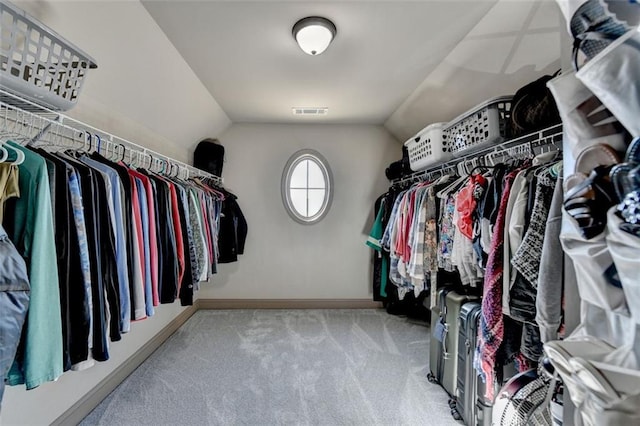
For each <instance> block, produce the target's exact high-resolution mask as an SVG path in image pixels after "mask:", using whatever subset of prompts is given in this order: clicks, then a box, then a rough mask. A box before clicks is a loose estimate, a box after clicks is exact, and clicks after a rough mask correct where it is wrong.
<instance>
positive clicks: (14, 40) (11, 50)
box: [0, 0, 97, 111]
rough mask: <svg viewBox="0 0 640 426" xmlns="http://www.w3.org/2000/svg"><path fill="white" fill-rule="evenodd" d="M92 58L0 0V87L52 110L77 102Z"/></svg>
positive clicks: (3, 0) (92, 65)
mask: <svg viewBox="0 0 640 426" xmlns="http://www.w3.org/2000/svg"><path fill="white" fill-rule="evenodd" d="M93 68H97V65H96V63H95V61H94V60H93V59H92V58H91V57H90V56H89V55H87V54H86V53H84V52H83V51H82V50H80V49H78V48H77V47H75V46H74V45H73V44H71V43H69V42H68V41H67V40H65V39H64V38H62V37H61V36H59V35H58V34H57V33H56V32H54V31H53V30H51V29H50V28H48V27H47V26H46V25H44V24H42V23H41V22H39V21H38V20H36V19H35V18H33V17H32V16H30V15H28V14H27V13H26V12H24V11H23V10H21V9H19V8H17V7H15V6H14V5H12V4H11V3H9V2H7V1H5V0H0V87H1V88H3V89H4V90H6V91H8V92H11V93H14V94H17V95H19V96H21V97H24V98H25V99H28V100H30V101H33V102H35V103H37V104H39V105H42V106H44V107H46V108H49V109H52V110H54V111H67V110H69V109H71V108H72V107H73V106H74V105H75V104H76V103H77V102H78V96H79V95H80V91H81V89H82V85H83V83H84V80H85V78H86V75H87V72H88V70H89V69H93Z"/></svg>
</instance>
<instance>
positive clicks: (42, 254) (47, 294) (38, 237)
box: [4, 142, 63, 389]
mask: <svg viewBox="0 0 640 426" xmlns="http://www.w3.org/2000/svg"><path fill="white" fill-rule="evenodd" d="M7 143H8V144H9V145H10V146H11V147H12V148H14V149H16V150H20V151H22V152H23V153H24V155H25V160H24V162H23V163H22V164H20V165H19V166H18V169H19V179H18V180H19V188H20V194H21V195H20V198H19V199H17V200H16V199H12V200H11V201H12V202H13V205H12V206H7V211H6V212H5V217H4V225H5V227H6V229H7V234H8V235H9V237H10V238H11V241H13V243H14V244H15V245H16V248H17V249H18V251H19V252H20V254H21V255H22V257H23V258H24V259H25V261H26V264H27V270H28V274H29V282H30V284H31V293H30V302H29V312H28V315H27V321H26V325H25V327H24V328H25V331H24V338H23V342H21V345H20V347H19V348H18V351H17V354H16V360H15V362H14V364H13V366H12V368H11V370H10V371H9V373H8V378H7V382H8V383H9V384H10V385H17V384H22V383H24V384H25V385H26V387H27V389H33V388H35V387H37V386H39V385H41V384H42V383H45V382H47V381H53V380H56V379H57V378H58V377H60V375H61V374H62V359H63V353H62V320H61V313H60V293H59V285H58V265H57V262H56V256H55V255H52V254H54V253H55V252H56V246H55V232H54V228H53V215H52V211H51V194H50V186H49V176H48V173H47V166H46V163H45V161H44V160H43V159H42V158H41V157H40V156H38V155H37V154H35V153H33V152H31V151H29V150H28V149H25V148H23V147H21V146H20V145H18V144H15V143H13V142H7ZM28 324H38V326H37V327H30V326H29V325H28Z"/></svg>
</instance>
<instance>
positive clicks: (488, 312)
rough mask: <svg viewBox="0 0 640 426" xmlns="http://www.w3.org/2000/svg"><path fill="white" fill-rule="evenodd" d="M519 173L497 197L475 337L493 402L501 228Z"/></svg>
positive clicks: (499, 334) (499, 332) (499, 330)
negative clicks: (495, 214)
mask: <svg viewBox="0 0 640 426" xmlns="http://www.w3.org/2000/svg"><path fill="white" fill-rule="evenodd" d="M519 171H520V169H516V170H514V171H512V172H510V173H509V174H507V176H506V177H505V182H504V189H503V191H502V195H501V197H500V207H499V209H498V216H497V218H496V223H495V225H494V227H493V235H492V236H491V247H490V250H489V258H488V260H487V269H486V272H485V276H484V286H483V289H482V315H481V316H480V333H479V334H480V335H479V336H478V355H479V357H478V360H479V366H480V369H481V371H482V374H483V375H484V376H485V383H486V384H487V386H486V391H485V397H486V398H488V399H489V400H490V401H493V399H494V387H495V385H494V384H495V380H496V378H495V368H496V357H497V353H498V350H499V349H500V346H501V345H502V341H503V340H504V318H503V315H502V289H503V286H502V279H503V272H504V226H505V216H506V210H507V203H508V201H509V194H510V192H511V184H512V183H513V180H514V179H515V177H516V175H517V174H518V172H519Z"/></svg>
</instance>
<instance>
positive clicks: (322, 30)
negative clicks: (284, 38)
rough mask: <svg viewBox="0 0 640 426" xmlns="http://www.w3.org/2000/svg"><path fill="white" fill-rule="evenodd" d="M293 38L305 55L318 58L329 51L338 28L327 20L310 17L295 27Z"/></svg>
mask: <svg viewBox="0 0 640 426" xmlns="http://www.w3.org/2000/svg"><path fill="white" fill-rule="evenodd" d="M292 32H293V38H295V39H296V41H297V42H298V45H299V46H300V49H302V50H303V51H304V53H306V54H308V55H312V56H316V55H319V54H321V53H322V52H324V51H325V50H327V47H329V44H330V43H331V41H332V40H333V38H334V37H335V36H336V32H337V30H336V26H335V25H334V24H333V22H331V21H330V20H328V19H327V18H322V17H320V16H308V17H306V18H302V19H301V20H299V21H298V22H296V23H295V25H294V26H293V31H292Z"/></svg>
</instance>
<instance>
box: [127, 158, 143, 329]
mask: <svg viewBox="0 0 640 426" xmlns="http://www.w3.org/2000/svg"><path fill="white" fill-rule="evenodd" d="M128 172H129V179H130V180H131V208H132V210H133V217H132V219H133V226H134V231H135V233H136V235H137V237H138V246H137V247H134V248H133V249H134V250H136V249H137V250H138V253H139V258H140V270H141V271H144V270H145V257H144V239H143V235H142V213H141V211H140V201H139V198H138V188H137V186H136V180H135V178H134V177H133V175H132V174H131V172H132V171H131V170H129V171H128ZM134 285H135V282H134ZM140 285H141V286H142V289H141V290H138V291H137V292H134V294H141V295H142V297H143V298H144V294H145V292H144V280H141V281H140ZM143 303H144V301H143ZM146 317H147V316H146V314H145V315H144V316H136V317H135V318H134V319H135V320H139V319H144V318H146Z"/></svg>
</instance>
